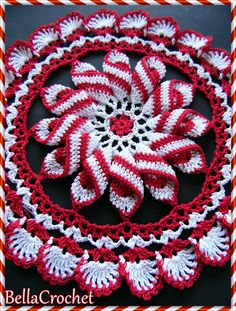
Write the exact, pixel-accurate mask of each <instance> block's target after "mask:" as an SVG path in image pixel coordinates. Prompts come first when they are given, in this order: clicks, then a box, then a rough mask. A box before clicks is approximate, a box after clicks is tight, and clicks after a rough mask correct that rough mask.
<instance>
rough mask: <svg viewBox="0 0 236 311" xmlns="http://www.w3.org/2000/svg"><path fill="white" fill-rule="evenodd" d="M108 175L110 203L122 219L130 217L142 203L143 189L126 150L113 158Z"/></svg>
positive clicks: (134, 165) (139, 177)
mask: <svg viewBox="0 0 236 311" xmlns="http://www.w3.org/2000/svg"><path fill="white" fill-rule="evenodd" d="M110 175H111V183H110V201H111V203H112V204H113V205H114V206H115V207H116V209H117V210H118V212H119V214H120V215H121V217H122V218H126V217H130V216H131V215H132V214H133V213H134V212H135V211H136V209H137V208H138V207H139V206H140V204H141V202H142V199H143V195H144V188H143V181H142V178H141V176H140V174H139V172H138V170H137V168H136V164H135V160H134V158H133V156H132V155H131V154H130V153H129V152H128V151H127V150H123V151H122V152H120V153H119V155H116V156H115V157H114V158H113V162H112V165H111V170H110Z"/></svg>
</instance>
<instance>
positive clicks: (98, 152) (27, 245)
mask: <svg viewBox="0 0 236 311" xmlns="http://www.w3.org/2000/svg"><path fill="white" fill-rule="evenodd" d="M118 34H119V36H118ZM140 36H141V37H142V39H141V38H139V37H140ZM211 41H212V38H210V37H205V36H203V35H202V34H199V33H197V32H193V31H190V30H186V31H184V32H181V31H180V29H179V26H178V24H177V22H176V21H174V20H173V19H172V18H166V17H165V18H164V17H163V18H161V17H158V18H154V19H150V18H149V16H148V14H147V12H144V11H133V12H129V13H125V14H124V15H123V16H121V17H118V15H117V13H116V12H115V11H110V10H100V11H97V12H96V13H94V14H92V15H91V16H89V17H88V18H86V19H85V18H84V17H83V16H81V15H80V14H79V13H77V12H73V13H70V14H68V15H67V16H66V17H63V18H60V19H59V20H58V21H57V22H56V23H55V24H52V25H46V26H41V27H40V28H39V29H37V30H35V31H34V33H33V34H32V35H31V36H30V42H23V41H17V42H16V43H15V44H14V45H13V46H11V47H10V48H9V49H8V51H7V53H6V69H7V73H6V83H7V89H6V95H7V97H8V98H10V99H11V100H12V104H11V105H10V106H9V107H8V109H7V110H8V113H7V129H6V169H7V174H8V179H9V181H10V182H11V184H15V186H16V188H12V189H10V187H7V191H6V197H7V202H8V204H7V208H6V245H7V250H6V258H8V259H11V260H13V261H14V262H15V264H17V265H22V266H23V267H25V268H28V267H31V266H36V267H37V268H38V271H39V273H40V274H42V276H43V278H44V279H45V280H48V281H49V282H50V283H51V284H65V283H67V282H69V281H71V280H76V281H77V282H78V285H79V286H80V287H81V288H82V289H85V290H88V291H92V292H93V293H94V295H96V296H101V295H110V294H111V293H112V291H113V290H115V289H117V288H118V287H119V286H120V285H121V282H122V280H123V279H126V281H127V284H128V285H129V286H130V289H131V291H132V293H133V294H134V295H136V296H138V297H142V298H143V299H150V298H151V296H152V295H156V294H157V293H158V291H159V290H160V289H161V288H162V286H163V284H164V282H167V283H168V284H171V285H172V286H174V287H177V288H181V289H182V288H184V287H189V286H191V285H192V284H193V283H194V281H195V280H196V279H197V278H198V276H199V273H200V270H201V268H202V265H203V264H209V265H213V266H215V265H223V264H224V263H225V262H226V261H227V260H228V259H229V258H230V251H229V249H230V240H229V226H230V215H229V207H230V198H229V197H228V196H226V195H225V190H224V186H225V185H226V184H227V183H228V182H229V181H230V161H229V159H230V130H229V129H230V108H229V106H228V104H227V92H228V90H229V88H230V83H229V73H230V55H229V54H228V53H227V52H226V51H224V50H221V49H212V48H210V43H211ZM169 46H171V49H169V48H168V47H169ZM99 51H105V52H106V56H105V58H104V61H103V71H102V72H99V71H97V69H96V68H95V67H94V66H92V65H91V64H89V63H86V62H83V61H81V60H80V59H81V57H82V56H84V55H86V54H87V53H90V52H93V53H97V52H99ZM128 52H132V53H137V54H139V55H142V58H141V60H140V61H139V62H138V63H137V65H136V67H135V69H134V70H133V71H132V70H131V67H130V63H129V57H128ZM192 56H193V57H194V58H191V57H192ZM196 57H197V58H198V62H195V61H194V59H195V58H196ZM64 66H70V67H71V73H70V74H71V79H72V81H73V83H74V85H75V88H74V89H72V88H70V87H66V86H63V85H61V84H54V85H51V86H49V87H45V84H46V82H47V80H48V78H49V77H50V75H51V74H52V73H53V72H54V71H56V70H57V69H58V68H61V67H64ZM166 66H172V67H174V68H176V69H177V70H179V71H180V72H181V73H182V74H184V75H185V76H186V77H187V78H188V81H189V83H186V82H184V81H181V80H167V79H166V78H165V75H166ZM23 75H24V79H23ZM212 78H214V82H213V79H212ZM215 81H216V82H215ZM196 91H200V92H201V93H202V94H203V95H204V96H205V97H206V98H207V99H208V101H209V104H210V106H211V109H212V120H209V119H207V118H206V117H204V116H203V115H202V114H200V113H199V112H197V111H195V110H193V109H191V103H192V101H193V98H194V96H195V92H196ZM13 95H14V97H13ZM38 97H40V98H41V99H42V103H43V105H44V107H45V108H46V109H47V110H48V111H49V112H50V113H51V114H52V115H53V117H50V118H44V119H42V120H39V122H37V123H36V124H35V125H34V126H33V127H31V128H29V127H28V122H27V120H28V116H29V110H30V108H31V107H32V105H34V102H35V100H36V99H37V98H38ZM210 128H211V129H212V131H213V132H214V135H215V142H216V146H215V152H214V158H213V160H212V162H211V163H210V165H209V166H207V165H206V161H205V156H204V153H203V150H202V148H201V147H200V146H199V145H198V144H197V143H196V142H195V141H194V139H195V138H198V137H201V136H203V135H205V134H206V133H207V132H208V131H209V129H210ZM29 139H31V140H32V139H34V140H36V141H37V142H39V143H40V144H41V145H42V146H43V145H48V146H51V151H50V152H48V153H47V154H46V157H45V158H44V160H43V163H42V167H41V171H40V173H39V174H36V173H35V172H33V170H32V168H31V167H30V165H29V163H28V161H27V156H26V147H27V144H28V142H29ZM47 150H49V149H47ZM173 168H175V169H173ZM175 170H180V171H182V172H183V173H184V174H197V173H204V174H205V182H204V184H203V186H202V189H201V193H200V194H199V195H198V196H197V197H196V198H195V199H194V200H192V201H191V202H189V203H184V204H179V203H178V191H179V183H178V179H177V176H176V173H175ZM73 173H74V174H75V178H74V180H73V181H72V184H71V187H70V188H71V201H72V205H73V209H71V210H68V209H65V208H63V206H59V205H58V204H54V203H53V202H52V201H51V200H50V198H49V197H48V196H47V195H46V194H45V192H44V190H43V186H42V182H43V181H44V180H49V181H51V182H52V183H53V181H54V179H57V178H63V177H66V176H69V175H71V174H73ZM144 187H147V189H148V190H149V191H150V193H151V195H152V196H153V197H154V199H155V200H157V201H160V202H164V203H167V204H169V205H171V206H172V209H171V212H170V213H169V215H168V216H166V217H163V218H162V219H161V220H160V221H158V222H155V223H148V224H137V223H133V222H132V221H131V219H130V217H131V216H132V215H133V214H134V213H135V211H136V210H137V209H138V208H139V207H140V204H141V203H142V201H143V198H144ZM107 188H109V191H110V196H109V199H110V202H111V204H112V205H113V206H114V209H115V210H116V211H117V212H118V213H119V215H120V219H121V222H120V224H118V225H104V226H101V225H97V224H93V223H90V222H89V221H88V220H86V218H85V217H84V216H82V215H81V213H80V210H81V209H86V207H87V206H88V205H90V204H92V203H93V202H96V201H97V200H98V199H99V198H100V197H101V196H102V195H103V194H104V191H105V190H106V189H107ZM52 232H55V233H58V232H59V233H60V236H61V237H59V238H58V235H56V236H52ZM182 233H184V238H183V234H182ZM84 242H86V244H84ZM88 243H89V244H90V247H89V249H86V247H85V245H88ZM155 245H156V248H155V247H154V248H153V247H152V249H156V251H153V250H150V248H149V246H155ZM119 246H125V247H126V248H127V251H125V252H123V251H122V252H121V251H120V248H119Z"/></svg>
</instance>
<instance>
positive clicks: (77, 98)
mask: <svg viewBox="0 0 236 311" xmlns="http://www.w3.org/2000/svg"><path fill="white" fill-rule="evenodd" d="M41 97H42V101H43V104H44V106H45V107H46V108H47V109H48V110H49V111H51V112H52V113H54V114H56V115H58V116H61V115H63V114H66V113H74V114H76V115H77V116H79V117H89V116H91V115H93V114H94V108H95V104H96V103H95V102H94V100H93V99H92V98H91V97H90V96H89V95H88V94H87V93H86V92H85V91H84V90H76V91H75V90H72V89H71V88H69V87H66V86H64V85H61V84H54V85H52V86H50V87H46V88H43V90H42V92H41Z"/></svg>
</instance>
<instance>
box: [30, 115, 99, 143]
mask: <svg viewBox="0 0 236 311" xmlns="http://www.w3.org/2000/svg"><path fill="white" fill-rule="evenodd" d="M75 130H77V131H80V133H83V132H91V131H92V130H93V125H92V123H91V122H89V121H88V120H87V119H84V118H80V117H77V116H76V115H75V114H67V115H65V116H63V117H61V118H48V119H43V120H41V121H39V122H38V123H37V124H35V125H34V126H33V127H32V128H31V134H32V136H33V137H34V138H35V139H36V140H37V141H38V142H40V143H42V144H46V145H49V146H56V145H59V144H60V143H62V142H64V141H65V140H66V138H67V137H68V134H69V133H72V132H73V131H75Z"/></svg>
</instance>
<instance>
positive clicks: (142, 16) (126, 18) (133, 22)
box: [119, 10, 149, 37]
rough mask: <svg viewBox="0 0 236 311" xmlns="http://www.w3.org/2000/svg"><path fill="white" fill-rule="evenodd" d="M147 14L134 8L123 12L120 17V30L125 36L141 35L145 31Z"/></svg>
mask: <svg viewBox="0 0 236 311" xmlns="http://www.w3.org/2000/svg"><path fill="white" fill-rule="evenodd" d="M148 20H149V14H148V13H147V12H145V11H141V10H136V11H132V12H127V13H124V14H123V15H122V16H121V17H120V21H119V28H120V32H121V33H123V34H124V35H127V36H131V37H133V36H138V37H139V36H143V35H145V34H146V31H147V24H148Z"/></svg>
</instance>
